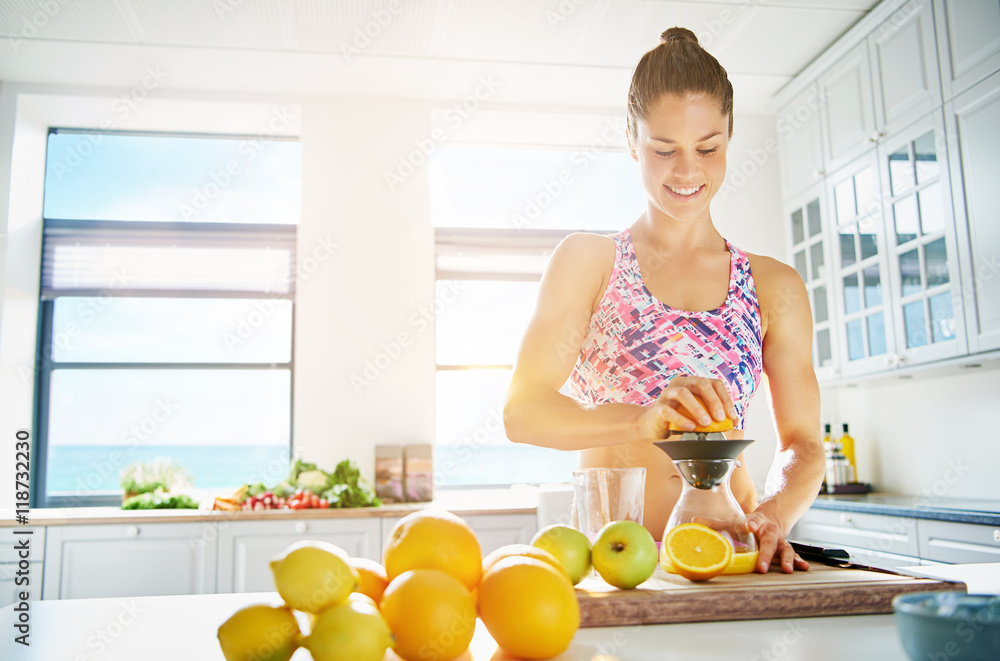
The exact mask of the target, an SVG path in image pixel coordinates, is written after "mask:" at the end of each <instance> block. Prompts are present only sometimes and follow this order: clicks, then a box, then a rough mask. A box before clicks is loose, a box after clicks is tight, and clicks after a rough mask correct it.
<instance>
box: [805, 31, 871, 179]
mask: <svg viewBox="0 0 1000 661" xmlns="http://www.w3.org/2000/svg"><path fill="white" fill-rule="evenodd" d="M818 85H819V94H820V97H821V98H822V99H823V113H822V117H823V121H822V127H823V137H824V142H823V151H824V154H825V157H826V167H825V170H826V171H827V172H831V171H833V170H835V169H837V168H840V167H841V166H843V165H845V164H846V163H848V162H850V161H851V160H852V159H854V158H856V157H857V156H858V155H860V154H861V153H862V152H864V151H865V150H866V149H869V148H870V147H871V146H872V145H873V144H874V143H875V142H876V141H877V140H878V136H877V132H876V130H875V105H874V103H873V102H872V78H871V64H870V62H869V57H868V43H867V42H862V43H860V44H858V45H857V46H855V47H854V48H853V49H852V50H851V51H850V52H849V53H848V54H847V55H845V56H844V57H842V58H841V59H840V60H839V61H838V62H837V63H835V64H834V65H833V66H831V67H830V69H829V70H828V71H827V72H826V73H824V74H823V75H822V76H820V78H819V82H818Z"/></svg>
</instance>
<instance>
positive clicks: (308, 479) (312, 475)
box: [295, 470, 333, 493]
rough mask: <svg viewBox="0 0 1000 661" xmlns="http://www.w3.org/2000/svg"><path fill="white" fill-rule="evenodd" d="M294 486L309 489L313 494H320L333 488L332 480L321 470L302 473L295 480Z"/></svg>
mask: <svg viewBox="0 0 1000 661" xmlns="http://www.w3.org/2000/svg"><path fill="white" fill-rule="evenodd" d="M295 486H297V487H298V488H300V489H309V491H312V492H313V493H322V492H324V491H326V490H327V489H329V488H330V487H331V486H333V479H332V478H331V477H330V475H327V474H326V473H324V472H323V471H321V470H311V471H303V472H301V473H299V477H298V478H297V479H296V480H295Z"/></svg>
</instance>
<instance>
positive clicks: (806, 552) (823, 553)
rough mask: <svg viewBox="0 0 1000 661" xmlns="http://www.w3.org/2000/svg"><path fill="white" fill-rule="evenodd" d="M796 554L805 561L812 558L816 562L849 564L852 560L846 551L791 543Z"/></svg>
mask: <svg viewBox="0 0 1000 661" xmlns="http://www.w3.org/2000/svg"><path fill="white" fill-rule="evenodd" d="M789 544H791V545H792V548H793V549H795V552H796V553H798V554H799V556H800V557H801V558H802V559H803V560H808V559H810V558H812V559H814V560H821V561H825V560H837V561H841V562H847V561H850V559H851V554H850V553H848V552H847V551H845V550H844V549H828V548H823V547H822V546H812V545H810V544H803V543H802V542H791V541H790V542H789Z"/></svg>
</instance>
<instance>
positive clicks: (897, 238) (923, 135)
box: [879, 119, 965, 364]
mask: <svg viewBox="0 0 1000 661" xmlns="http://www.w3.org/2000/svg"><path fill="white" fill-rule="evenodd" d="M936 123H943V122H936V121H934V119H929V120H927V121H926V122H921V123H919V124H918V125H917V126H915V127H911V128H910V129H907V131H906V132H904V133H905V134H903V135H900V136H898V138H897V139H895V140H893V141H891V142H889V141H887V143H886V145H885V146H884V148H882V149H880V150H879V152H880V160H881V161H882V170H883V173H884V175H885V176H886V178H887V181H886V186H885V190H886V198H887V199H886V204H885V209H886V218H887V221H886V226H887V230H888V235H889V236H888V238H889V243H890V248H889V252H890V254H891V260H890V264H891V269H892V279H893V282H892V289H893V291H894V294H895V297H896V298H897V304H896V305H895V306H894V312H895V322H894V323H895V329H896V335H897V342H896V353H897V354H898V358H897V362H898V363H900V364H905V363H913V362H922V361H924V360H936V359H940V358H946V357H949V356H953V355H957V354H958V351H959V350H960V348H961V350H962V351H964V342H965V329H964V325H963V323H962V321H963V307H962V298H961V292H962V288H961V286H960V283H959V281H958V279H959V273H958V259H957V256H956V253H955V240H954V236H953V235H952V233H953V231H954V229H953V228H954V222H953V220H952V207H951V198H950V195H949V192H948V186H949V182H948V176H947V164H946V162H945V160H944V154H945V149H946V147H945V141H944V132H943V130H939V129H936V128H935V124H936ZM960 345H962V347H960Z"/></svg>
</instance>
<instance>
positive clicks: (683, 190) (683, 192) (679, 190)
mask: <svg viewBox="0 0 1000 661" xmlns="http://www.w3.org/2000/svg"><path fill="white" fill-rule="evenodd" d="M667 188H669V189H670V190H672V191H673V192H675V193H677V194H678V195H694V194H695V193H697V192H698V191H699V190H701V186H695V187H694V188H674V187H673V186H667Z"/></svg>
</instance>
